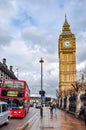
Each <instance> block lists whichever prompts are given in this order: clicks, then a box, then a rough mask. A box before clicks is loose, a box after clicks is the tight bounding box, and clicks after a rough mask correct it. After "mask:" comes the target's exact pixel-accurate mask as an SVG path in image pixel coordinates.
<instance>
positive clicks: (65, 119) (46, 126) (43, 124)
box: [25, 107, 86, 130]
mask: <svg viewBox="0 0 86 130" xmlns="http://www.w3.org/2000/svg"><path fill="white" fill-rule="evenodd" d="M25 130H86V126H85V125H84V122H83V120H80V119H76V118H75V117H74V115H72V114H68V113H66V112H64V111H62V110H59V109H57V116H52V117H51V115H50V111H49V108H48V107H45V108H43V118H41V117H40V116H39V117H37V119H36V120H35V121H34V122H33V123H32V124H29V125H28V126H27V127H26V128H25Z"/></svg>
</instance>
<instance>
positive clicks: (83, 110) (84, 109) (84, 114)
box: [80, 102, 86, 126]
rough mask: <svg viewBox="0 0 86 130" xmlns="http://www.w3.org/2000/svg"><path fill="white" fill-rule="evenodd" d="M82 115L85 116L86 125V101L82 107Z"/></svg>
mask: <svg viewBox="0 0 86 130" xmlns="http://www.w3.org/2000/svg"><path fill="white" fill-rule="evenodd" d="M80 115H82V116H83V118H84V122H85V126H86V102H85V103H84V106H82V107H81V111H80Z"/></svg>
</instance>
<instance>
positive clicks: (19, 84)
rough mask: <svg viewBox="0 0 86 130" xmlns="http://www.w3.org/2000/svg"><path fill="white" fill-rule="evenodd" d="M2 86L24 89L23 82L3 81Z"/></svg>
mask: <svg viewBox="0 0 86 130" xmlns="http://www.w3.org/2000/svg"><path fill="white" fill-rule="evenodd" d="M3 88H18V89H24V82H19V81H18V82H17V81H5V82H4V84H3Z"/></svg>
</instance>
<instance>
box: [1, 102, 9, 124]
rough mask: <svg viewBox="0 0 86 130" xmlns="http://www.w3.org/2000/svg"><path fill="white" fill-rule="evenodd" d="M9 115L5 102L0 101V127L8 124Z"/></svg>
mask: <svg viewBox="0 0 86 130" xmlns="http://www.w3.org/2000/svg"><path fill="white" fill-rule="evenodd" d="M9 117H10V113H9V110H8V107H7V103H6V102H1V101H0V125H3V124H7V123H8V122H9Z"/></svg>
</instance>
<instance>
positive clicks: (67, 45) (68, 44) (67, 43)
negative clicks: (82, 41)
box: [64, 40, 72, 47]
mask: <svg viewBox="0 0 86 130" xmlns="http://www.w3.org/2000/svg"><path fill="white" fill-rule="evenodd" d="M71 45H72V43H71V42H70V41H68V40H67V41H64V46H65V47H70V46H71Z"/></svg>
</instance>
